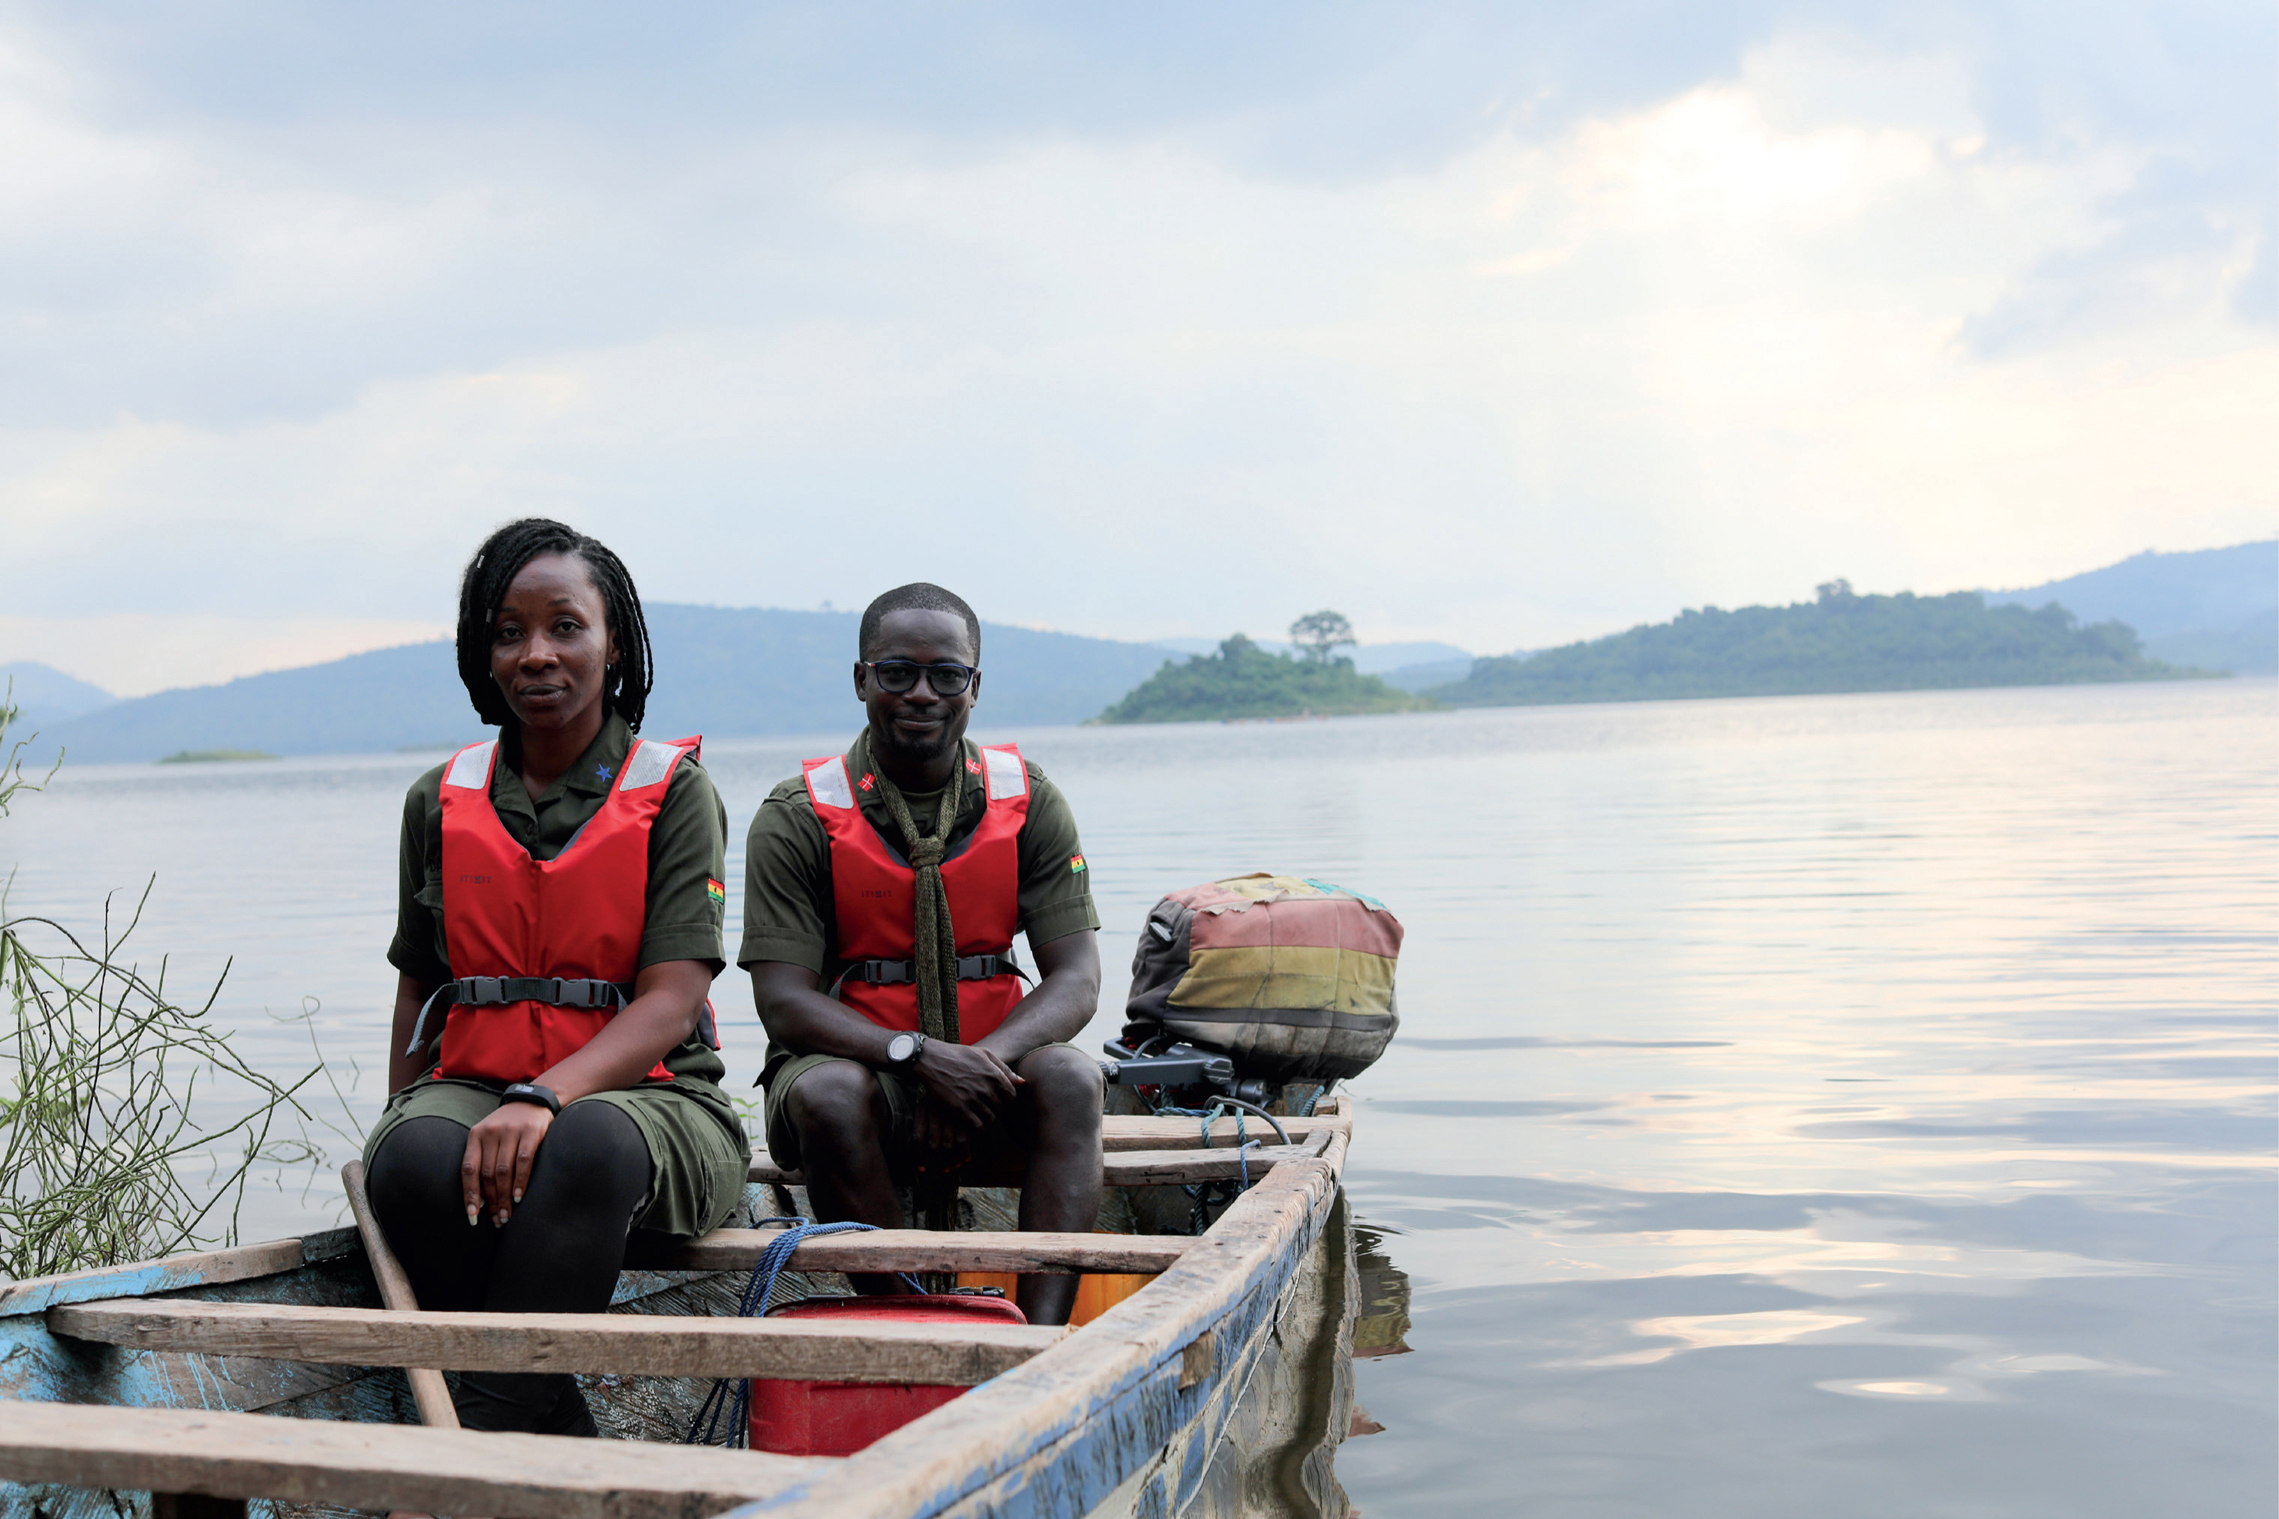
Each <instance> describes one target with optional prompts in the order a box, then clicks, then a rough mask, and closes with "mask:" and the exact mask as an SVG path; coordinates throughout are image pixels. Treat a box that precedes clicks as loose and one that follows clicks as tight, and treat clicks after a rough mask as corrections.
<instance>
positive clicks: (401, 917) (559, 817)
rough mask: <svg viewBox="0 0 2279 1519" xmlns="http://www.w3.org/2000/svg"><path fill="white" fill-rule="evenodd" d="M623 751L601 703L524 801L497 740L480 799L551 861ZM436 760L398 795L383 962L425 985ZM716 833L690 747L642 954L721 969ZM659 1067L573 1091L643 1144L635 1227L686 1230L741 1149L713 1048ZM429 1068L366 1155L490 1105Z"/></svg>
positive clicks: (438, 849) (651, 887)
mask: <svg viewBox="0 0 2279 1519" xmlns="http://www.w3.org/2000/svg"><path fill="white" fill-rule="evenodd" d="M632 749H633V730H632V729H631V728H630V727H628V726H627V725H626V722H625V720H624V719H623V718H621V717H619V716H617V715H616V714H615V713H612V714H611V715H610V716H609V717H608V719H607V720H605V721H604V722H603V724H602V728H601V732H600V733H599V734H597V735H596V736H595V738H594V741H593V743H592V744H591V745H589V746H588V747H587V749H586V752H585V753H584V754H583V755H581V756H579V758H578V762H577V763H576V764H575V765H572V766H571V767H570V768H569V769H568V770H567V771H565V772H564V773H563V774H562V775H561V776H560V777H558V778H557V779H556V780H555V782H554V784H553V785H551V786H549V787H547V788H546V790H545V792H544V793H543V794H542V795H540V796H539V798H538V799H537V800H536V801H535V802H533V801H532V800H531V798H530V793H529V792H528V791H527V790H525V789H524V787H523V784H522V777H521V776H520V775H519V774H517V773H516V764H517V760H518V756H517V754H516V752H515V746H514V743H513V739H512V737H511V736H509V737H506V738H502V739H501V741H500V746H499V757H498V762H497V763H496V764H495V765H494V766H493V767H492V774H491V806H492V808H493V809H494V810H496V812H497V813H498V818H499V822H500V823H501V824H502V825H503V826H504V827H505V829H506V831H507V834H508V836H509V837H511V838H513V839H514V841H515V842H516V843H518V844H520V845H522V846H523V847H524V848H525V849H528V850H529V851H530V853H531V856H532V858H534V859H540V860H551V859H553V858H554V857H555V856H556V855H558V854H560V853H561V852H562V851H563V850H564V849H566V848H568V847H569V845H570V841H571V840H572V839H574V838H576V837H577V835H578V830H579V829H580V828H583V827H584V826H585V825H586V824H587V823H589V822H591V821H592V820H593V817H594V815H595V814H596V813H598V812H600V811H601V807H602V803H603V802H604V801H605V800H606V799H607V798H608V796H609V788H610V786H611V785H612V784H613V782H614V781H615V778H616V776H617V774H618V771H619V769H620V767H622V766H623V765H624V763H625V757H626V755H628V754H630V753H631V752H632ZM447 763H448V762H446V764H447ZM444 768H445V766H444V765H438V766H436V767H435V768H434V769H433V770H430V771H428V772H427V773H426V774H425V775H423V776H421V777H420V778H419V779H418V780H417V781H414V782H413V783H412V788H411V791H410V793H409V794H408V795H406V796H405V798H404V822H403V845H402V851H401V854H400V862H401V869H400V880H399V882H398V888H399V889H398V894H397V902H396V937H395V940H394V942H393V943H391V944H390V945H389V946H388V963H389V964H391V965H393V966H395V967H396V969H398V970H400V971H402V972H404V973H405V974H406V975H409V976H412V977H414V978H415V979H417V980H420V981H424V982H427V983H429V984H431V985H433V984H437V983H440V982H444V981H449V980H452V979H454V978H453V976H452V974H451V966H450V949H449V947H448V945H447V943H446V940H445V937H444V932H443V794H442V783H443V771H444ZM727 842H728V813H727V809H726V808H724V807H722V806H721V805H720V794H719V792H717V791H715V790H714V789H713V786H712V778H711V777H710V776H708V775H706V774H705V773H704V769H703V767H702V766H701V765H699V764H697V763H696V761H695V759H694V757H692V756H686V755H684V756H683V757H682V759H681V761H680V763H679V764H677V765H675V766H674V767H673V777H672V780H671V782H670V783H669V784H668V785H667V786H666V788H665V798H664V801H663V802H661V803H659V804H658V808H657V816H656V819H655V821H653V822H652V823H651V824H650V827H649V883H648V893H647V902H646V914H647V915H646V917H645V919H644V927H643V929H642V933H641V961H640V963H641V964H642V965H645V966H646V965H655V964H658V963H659V962H661V961H665V960H699V961H702V962H704V963H705V964H706V965H708V966H710V967H711V969H712V971H713V972H714V974H718V973H719V971H720V969H721V960H720V929H721V918H722V916H723V914H724V911H725V904H724V903H723V901H722V892H721V876H722V874H723V872H724V871H725V870H726V869H727V864H726V859H725V856H726V850H727ZM539 969H542V967H533V973H534V974H535V973H536V972H537V970H539ZM664 1064H665V1069H666V1070H668V1071H670V1072H672V1076H673V1079H672V1080H671V1081H669V1082H668V1081H643V1082H640V1083H638V1084H637V1085H634V1086H631V1087H627V1088H625V1089H623V1090H621V1091H614V1092H596V1093H594V1094H593V1095H592V1096H590V1097H582V1098H579V1099H578V1101H580V1102H599V1103H606V1104H608V1105H609V1106H611V1107H613V1108H616V1109H617V1110H618V1111H619V1112H621V1113H623V1114H624V1115H625V1116H626V1117H627V1118H629V1119H631V1120H632V1121H633V1124H634V1126H635V1127H636V1128H638V1129H639V1130H640V1131H641V1140H642V1143H643V1144H645V1145H646V1146H647V1147H648V1150H649V1197H648V1201H647V1203H646V1205H645V1206H644V1208H643V1210H642V1212H641V1214H640V1215H639V1216H638V1217H637V1218H635V1219H634V1220H632V1222H633V1224H634V1225H635V1226H637V1227H639V1228H643V1229H652V1230H658V1231H661V1232H663V1233H666V1234H670V1235H675V1236H679V1237H683V1238H688V1237H693V1236H695V1235H698V1234H702V1233H704V1232H705V1231H706V1230H708V1229H712V1228H716V1227H718V1226H719V1224H720V1222H721V1220H722V1219H724V1218H726V1217H727V1216H728V1213H729V1210H730V1209H731V1208H733V1207H734V1206H735V1204H736V1202H737V1200H738V1199H739V1198H741V1197H742V1196H743V1193H744V1177H745V1172H746V1169H747V1167H748V1166H749V1164H750V1161H751V1146H750V1141H749V1140H747V1139H746V1138H745V1135H744V1128H743V1123H742V1121H741V1120H740V1119H739V1118H738V1117H737V1114H736V1109H735V1105H734V1104H733V1103H731V1102H730V1101H729V1100H728V1097H727V1094H726V1093H724V1092H722V1091H721V1090H720V1085H719V1083H720V1079H721V1077H723V1076H725V1075H726V1074H727V1067H726V1066H725V1065H724V1064H723V1063H722V1062H721V1059H720V1055H719V1053H718V1052H717V1051H715V1050H713V1049H711V1048H710V1047H708V1046H707V1045H706V1044H705V1043H704V1041H703V1039H702V1038H701V1037H699V1036H697V1035H694V1034H692V1035H690V1036H689V1037H688V1038H687V1039H685V1040H683V1041H682V1042H681V1043H680V1045H679V1046H678V1047H676V1048H675V1049H673V1050H672V1051H670V1052H669V1053H667V1054H666V1056H665V1061H664ZM432 1070H433V1068H432V1067H430V1072H431V1074H430V1075H429V1076H427V1077H424V1078H422V1079H421V1080H418V1081H414V1082H413V1083H412V1084H411V1085H410V1086H407V1087H405V1088H404V1089H403V1090H402V1091H400V1092H397V1093H395V1094H394V1095H393V1096H391V1097H390V1098H389V1099H388V1105H387V1107H386V1109H385V1110H384V1111H383V1112H382V1113H381V1115H380V1118H379V1121H378V1122H376V1123H375V1124H373V1126H372V1130H371V1133H370V1134H368V1135H367V1136H366V1137H365V1141H364V1159H365V1163H366V1164H367V1165H369V1164H370V1163H371V1161H372V1157H373V1156H374V1155H376V1154H377V1153H378V1152H379V1149H380V1146H381V1145H382V1144H383V1143H385V1142H386V1140H387V1138H388V1135H389V1134H390V1133H392V1132H393V1131H394V1130H395V1128H396V1127H397V1126H398V1125H400V1124H403V1123H405V1122H408V1121H409V1120H411V1119H414V1118H425V1117H436V1118H446V1119H449V1120H450V1121H452V1122H453V1123H457V1124H460V1125H462V1126H464V1127H469V1128H471V1127H473V1126H474V1125H475V1124H476V1123H478V1122H480V1121H481V1120H482V1119H483V1117H484V1116H485V1115H487V1114H489V1113H490V1112H492V1111H493V1110H494V1109H495V1108H497V1106H498V1104H499V1101H500V1099H499V1095H498V1087H497V1085H496V1084H495V1083H492V1082H483V1081H473V1080H460V1079H449V1078H447V1079H436V1078H435V1077H434V1076H433V1075H432Z"/></svg>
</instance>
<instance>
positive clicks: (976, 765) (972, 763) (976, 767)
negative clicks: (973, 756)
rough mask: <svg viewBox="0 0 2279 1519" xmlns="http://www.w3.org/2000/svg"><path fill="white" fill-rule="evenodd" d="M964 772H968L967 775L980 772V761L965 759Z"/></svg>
mask: <svg viewBox="0 0 2279 1519" xmlns="http://www.w3.org/2000/svg"><path fill="white" fill-rule="evenodd" d="M965 773H966V774H968V775H979V774H981V761H979V760H967V761H966V762H965Z"/></svg>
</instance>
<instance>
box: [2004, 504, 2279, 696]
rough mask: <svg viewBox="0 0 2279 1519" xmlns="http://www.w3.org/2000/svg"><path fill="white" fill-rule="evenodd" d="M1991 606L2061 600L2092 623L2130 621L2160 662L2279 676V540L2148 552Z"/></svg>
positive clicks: (2007, 595)
mask: <svg viewBox="0 0 2279 1519" xmlns="http://www.w3.org/2000/svg"><path fill="white" fill-rule="evenodd" d="M1986 601H1987V605H1989V606H2043V605H2046V604H2047V603H2049V602H2052V601H2055V602H2059V603H2061V604H2063V605H2064V606H2065V607H2067V608H2068V609H2069V610H2071V611H2073V612H2075V613H2077V614H2079V615H2080V616H2081V617H2082V618H2083V619H2084V620H2086V621H2090V622H2103V621H2107V620H2113V621H2119V622H2125V623H2127V624H2128V625H2129V626H2130V627H2132V628H2134V629H2136V631H2137V634H2138V636H2140V637H2141V638H2143V639H2144V645H2145V652H2146V653H2147V654H2149V655H2151V656H2152V657H2153V658H2155V659H2162V660H2168V661H2172V662H2174V663H2179V664H2189V665H2199V666H2202V667H2205V668H2207V669H2212V670H2231V671H2238V672H2241V673H2250V672H2252V673H2265V674H2267V673H2270V672H2273V671H2279V538H2267V539H2264V540H2262V541H2260V542H2256V543H2241V544H2235V545H2233V546H2232V547H2230V548H2221V549H2198V550H2194V551H2192V552H2189V553H2182V554H2158V553H2154V552H2152V551H2151V550H2149V549H2148V550H2146V551H2145V552H2144V553H2142V554H2136V555H2132V556H2131V557H2129V558H2127V559H2124V560H2122V561H2121V562H2120V563H2119V564H2112V565H2107V566H2106V567H2105V568H2103V569H2101V570H2091V571H2089V572H2088V573H2087V574H2084V575H2073V576H2069V577H2067V578H2066V579H2064V580H2052V581H2050V582H2048V583H2047V584H2045V585H2038V586H2032V587H2029V588H2027V589H2025V590H2022V591H1988V592H1987V593H1986Z"/></svg>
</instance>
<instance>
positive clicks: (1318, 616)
mask: <svg viewBox="0 0 2279 1519" xmlns="http://www.w3.org/2000/svg"><path fill="white" fill-rule="evenodd" d="M1290 642H1292V643H1294V644H1296V645H1297V646H1298V650H1299V652H1300V653H1301V654H1303V655H1304V656H1305V657H1306V658H1307V659H1308V660H1310V661H1311V662H1312V663H1314V664H1317V665H1326V664H1328V663H1329V657H1330V654H1331V652H1332V651H1333V650H1335V649H1338V648H1340V647H1343V648H1352V649H1357V648H1359V647H1360V646H1361V644H1360V640H1358V639H1356V638H1355V637H1354V636H1353V624H1352V623H1350V622H1347V621H1346V620H1345V614H1344V613H1343V612H1332V611H1330V610H1328V609H1327V608H1324V609H1323V610H1321V611H1319V612H1308V613H1307V614H1306V615H1305V616H1303V617H1301V618H1299V619H1298V620H1297V621H1296V622H1293V623H1291V624H1290Z"/></svg>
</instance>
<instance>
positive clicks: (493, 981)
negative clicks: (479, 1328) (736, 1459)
mask: <svg viewBox="0 0 2279 1519" xmlns="http://www.w3.org/2000/svg"><path fill="white" fill-rule="evenodd" d="M458 652H459V675H460V679H461V680H462V681H464V682H465V684H466V687H467V694H468V696H469V697H470V698H471V699H472V700H473V702H474V705H475V710H476V712H477V713H479V714H480V715H481V717H482V719H483V721H484V722H486V723H490V724H494V725H496V726H497V728H498V729H499V734H498V737H497V738H496V739H493V740H491V741H489V742H486V743H480V744H474V745H470V746H468V747H467V748H465V749H462V750H460V751H459V753H458V754H456V755H454V756H453V757H452V758H451V759H450V760H449V761H447V762H446V763H444V764H442V765H439V766H437V767H436V768H435V769H433V770H430V771H428V772H427V773H426V774H425V775H423V776H421V777H420V778H419V780H418V781H416V782H415V783H413V785H412V788H411V792H410V794H409V795H408V796H407V797H406V798H405V801H404V821H403V834H402V840H401V870H400V897H399V903H398V911H397V923H396V936H395V940H394V942H393V943H392V944H390V945H389V947H388V960H389V963H390V964H392V965H394V966H395V968H396V971H397V984H396V1012H395V1027H394V1032H393V1036H392V1039H391V1043H390V1046H389V1069H388V1076H389V1087H390V1089H391V1091H392V1092H393V1093H394V1095H393V1096H392V1097H391V1098H390V1099H389V1100H388V1105H387V1109H386V1111H385V1112H384V1113H383V1114H382V1115H381V1118H380V1121H379V1123H378V1124H377V1125H375V1126H374V1128H373V1131H372V1133H371V1135H370V1137H369V1138H368V1139H367V1141H366V1144H365V1163H366V1167H367V1170H368V1173H369V1178H370V1181H369V1186H370V1191H371V1199H372V1207H373V1211H374V1213H375V1214H376V1215H377V1216H378V1219H379V1222H380V1226H381V1228H382V1229H383V1230H384V1231H385V1233H386V1235H387V1238H388V1243H389V1245H390V1246H392V1247H393V1248H394V1250H395V1252H396V1254H397V1255H398V1256H399V1257H401V1259H402V1261H403V1265H404V1270H405V1272H406V1273H407V1274H408V1275H409V1277H410V1278H411V1283H412V1287H413V1290H414V1291H415V1292H416V1293H417V1295H418V1297H419V1301H420V1305H421V1306H422V1307H424V1308H431V1309H442V1310H487V1311H490V1312H506V1313H516V1312H522V1313H544V1312H553V1313H563V1312H599V1311H601V1310H602V1309H603V1308H605V1307H607V1306H608V1304H609V1300H610V1295H611V1293H612V1291H613V1290H614V1289H615V1287H616V1283H617V1274H618V1271H619V1268H620V1267H621V1265H622V1264H623V1261H624V1257H625V1250H626V1242H627V1239H628V1238H629V1236H630V1235H631V1234H632V1232H633V1231H634V1230H636V1229H640V1230H645V1231H654V1232H656V1233H660V1234H664V1235H669V1236H676V1237H682V1238H686V1237H692V1236H694V1235H697V1234H701V1233H703V1232H704V1231H705V1230H707V1229H710V1228H713V1227H715V1226H716V1225H718V1223H719V1222H720V1220H721V1219H722V1218H723V1217H724V1216H726V1214H727V1212H728V1210H729V1209H730V1207H731V1206H733V1205H734V1203H735V1202H736V1200H737V1198H738V1197H740V1196H741V1195H742V1191H743V1185H744V1176H745V1171H746V1168H747V1165H748V1162H749V1158H750V1153H749V1147H748V1143H747V1141H746V1139H745V1137H744V1133H743V1128H742V1125H741V1124H740V1123H739V1121H738V1119H737V1117H736V1112H735V1109H734V1108H733V1107H731V1106H730V1105H729V1102H728V1099H727V1097H726V1095H725V1094H723V1093H722V1091H721V1090H720V1086H719V1082H720V1079H721V1077H722V1076H723V1075H724V1074H725V1067H724V1066H723V1065H722V1063H721V1060H720V1056H719V1055H718V1053H717V1052H716V1049H717V1046H716V1044H715V1042H714V1040H713V1037H712V1023H711V1015H710V1007H709V1005H708V1003H707V1001H706V993H707V990H708V988H709V987H710V986H711V984H712V979H713V977H714V976H716V975H717V974H719V972H720V969H721V964H722V962H721V956H720V924H721V913H722V906H723V898H724V892H723V889H722V885H721V876H722V874H723V870H724V854H725V843H726V835H727V817H726V814H725V812H724V811H723V809H722V807H721V805H720V798H719V795H718V794H717V793H716V792H715V791H714V790H713V787H712V782H711V780H710V779H709V778H708V777H707V776H706V775H705V773H704V771H703V769H702V768H701V767H700V766H699V764H698V763H697V748H698V741H697V740H696V739H693V738H690V739H680V740H677V741H674V742H671V743H662V742H659V741H657V740H654V739H647V738H641V737H638V736H637V734H638V731H639V729H640V726H641V719H642V716H643V713H644V709H645V707H646V706H647V702H648V696H649V688H650V650H649V635H648V627H647V624H646V622H645V621H644V620H643V618H642V615H641V600H640V597H639V596H638V594H636V592H635V591H634V588H633V580H632V577H631V576H630V575H628V574H627V573H626V570H625V566H624V565H623V564H622V563H620V562H619V560H618V558H617V556H616V555H615V554H612V553H611V552H610V551H609V550H608V549H607V548H605V547H603V546H602V545H601V544H600V543H598V542H596V541H595V540H593V539H591V538H588V537H586V536H585V535H583V534H581V533H578V532H576V531H575V530H573V529H571V528H568V527H565V526H564V525H562V524H561V523H559V522H551V521H547V520H545V519H543V518H535V517H533V518H526V519H524V520H522V521H519V522H512V523H509V524H507V525H506V526H505V527H502V528H500V529H499V530H498V531H497V532H495V533H493V534H491V536H490V537H489V539H487V540H486V541H485V542H484V544H483V546H482V548H481V549H480V550H479V551H477V553H476V555H475V557H474V559H473V560H472V561H471V562H470V563H469V564H468V566H467V570H466V574H465V576H464V578H463V579H462V581H461V583H460V590H459V629H458ZM454 1397H455V1401H456V1403H457V1405H458V1409H459V1418H460V1422H461V1423H462V1424H464V1425H465V1426H467V1427H468V1428H472V1429H487V1430H519V1431H528V1432H536V1433H545V1434H589V1435H590V1434H593V1433H594V1432H595V1426H594V1420H593V1415H592V1413H591V1412H590V1410H589V1409H588V1408H587V1406H586V1403H585V1400H584V1398H583V1396H582V1395H581V1394H580V1392H579V1390H578V1386H577V1383H576V1380H575V1379H574V1378H572V1377H569V1376H567V1375H562V1374H550V1375H549V1374H535V1375H525V1374H511V1375H510V1374H504V1373H469V1374H467V1375H463V1376H462V1377H461V1378H460V1379H459V1385H458V1388H457V1390H456V1392H455V1394H454Z"/></svg>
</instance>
